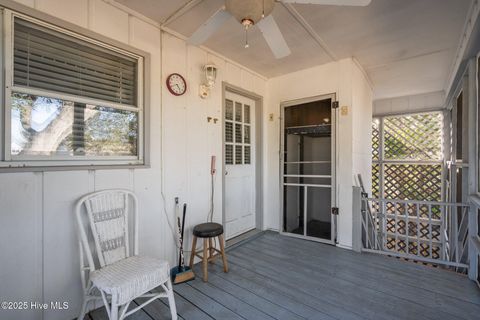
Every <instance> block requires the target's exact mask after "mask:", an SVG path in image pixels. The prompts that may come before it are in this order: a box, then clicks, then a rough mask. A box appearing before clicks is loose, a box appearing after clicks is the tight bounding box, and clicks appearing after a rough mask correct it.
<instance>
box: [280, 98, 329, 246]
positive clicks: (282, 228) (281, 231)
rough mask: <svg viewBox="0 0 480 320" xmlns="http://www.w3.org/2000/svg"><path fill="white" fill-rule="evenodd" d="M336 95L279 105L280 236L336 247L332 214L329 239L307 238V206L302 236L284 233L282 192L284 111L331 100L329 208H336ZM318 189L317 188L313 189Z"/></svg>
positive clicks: (291, 101)
mask: <svg viewBox="0 0 480 320" xmlns="http://www.w3.org/2000/svg"><path fill="white" fill-rule="evenodd" d="M336 97H337V94H336V93H331V94H325V95H319V96H313V97H308V98H302V99H297V100H290V101H284V102H281V103H280V114H281V116H280V168H279V169H280V217H279V218H280V234H282V235H286V236H290V237H295V238H301V239H306V240H311V241H316V242H322V243H327V244H331V245H336V242H337V215H334V214H333V213H332V212H331V213H330V214H331V232H330V237H331V238H330V239H322V238H317V237H312V236H307V235H306V233H307V227H306V223H307V219H306V218H307V206H304V212H303V214H304V224H305V225H304V228H303V231H304V234H303V235H301V234H296V233H292V232H286V231H284V230H285V226H284V219H283V217H284V190H285V185H287V186H288V184H285V172H284V171H285V170H284V166H285V157H284V153H285V109H286V108H288V107H292V106H296V105H301V104H306V103H310V102H315V101H322V100H329V99H330V100H331V102H332V113H331V114H332V119H331V123H332V136H331V141H332V142H331V162H332V163H331V176H332V178H331V183H330V188H331V197H332V198H331V207H332V208H334V207H338V206H337V198H338V195H337V190H338V188H337V179H336V172H337V165H338V164H337V151H338V148H337V128H338V109H335V108H333V103H334V102H336V101H337V100H336ZM303 187H304V188H305V194H307V190H308V188H314V186H312V184H305V186H303ZM315 188H318V187H315Z"/></svg>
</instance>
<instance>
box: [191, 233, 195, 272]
mask: <svg viewBox="0 0 480 320" xmlns="http://www.w3.org/2000/svg"><path fill="white" fill-rule="evenodd" d="M196 247H197V236H193V242H192V253H191V254H190V269H192V268H193V260H194V259H195V249H196Z"/></svg>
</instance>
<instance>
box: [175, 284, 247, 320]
mask: <svg viewBox="0 0 480 320" xmlns="http://www.w3.org/2000/svg"><path fill="white" fill-rule="evenodd" d="M175 291H176V292H177V293H178V294H179V295H181V296H182V297H184V298H185V299H187V300H188V301H190V302H191V303H192V304H193V305H195V306H196V307H197V308H199V309H201V310H202V311H203V312H205V313H207V314H208V315H210V316H211V317H212V318H214V319H235V320H239V319H243V318H242V317H241V316H240V315H238V314H236V313H235V312H233V311H232V310H230V309H228V308H226V307H224V306H223V305H221V304H220V303H218V302H217V301H215V300H214V299H212V298H210V297H209V296H207V295H206V294H204V293H202V292H200V291H199V290H197V289H195V288H194V287H192V286H190V285H188V284H179V285H177V286H176V287H175Z"/></svg>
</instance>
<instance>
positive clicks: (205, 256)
mask: <svg viewBox="0 0 480 320" xmlns="http://www.w3.org/2000/svg"><path fill="white" fill-rule="evenodd" d="M202 265H203V281H204V282H207V281H208V239H207V238H205V239H203V259H202Z"/></svg>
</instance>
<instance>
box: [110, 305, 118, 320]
mask: <svg viewBox="0 0 480 320" xmlns="http://www.w3.org/2000/svg"><path fill="white" fill-rule="evenodd" d="M110 320H118V306H117V305H116V304H113V303H112V308H111V309H110Z"/></svg>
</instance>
